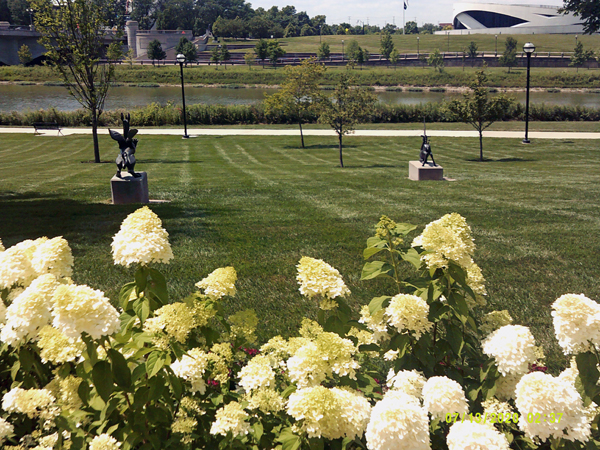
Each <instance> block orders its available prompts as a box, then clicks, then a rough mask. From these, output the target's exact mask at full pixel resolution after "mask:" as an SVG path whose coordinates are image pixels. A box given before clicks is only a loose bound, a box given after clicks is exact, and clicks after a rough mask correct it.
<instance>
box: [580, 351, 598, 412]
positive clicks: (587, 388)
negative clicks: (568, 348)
mask: <svg viewBox="0 0 600 450" xmlns="http://www.w3.org/2000/svg"><path fill="white" fill-rule="evenodd" d="M575 360H576V361H577V369H578V370H579V378H580V379H581V383H582V385H583V390H584V392H585V395H587V396H588V397H589V398H591V399H592V400H594V401H595V397H596V396H597V395H598V394H599V393H600V387H599V386H597V384H596V383H597V382H598V378H600V372H598V367H597V364H598V359H597V358H596V355H594V354H593V353H591V352H585V353H579V354H578V355H577V356H576V357H575Z"/></svg>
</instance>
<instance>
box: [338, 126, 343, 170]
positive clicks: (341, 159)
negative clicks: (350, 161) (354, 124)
mask: <svg viewBox="0 0 600 450" xmlns="http://www.w3.org/2000/svg"><path fill="white" fill-rule="evenodd" d="M338 140H339V141H340V167H342V168H343V167H344V158H343V157H342V133H338Z"/></svg>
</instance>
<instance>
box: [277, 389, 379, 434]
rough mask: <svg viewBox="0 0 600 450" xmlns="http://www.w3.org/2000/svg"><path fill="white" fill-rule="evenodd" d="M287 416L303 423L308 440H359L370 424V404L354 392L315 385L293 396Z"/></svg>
mask: <svg viewBox="0 0 600 450" xmlns="http://www.w3.org/2000/svg"><path fill="white" fill-rule="evenodd" d="M287 413H288V414H289V415H290V416H292V417H293V418H294V419H295V420H296V421H298V422H300V427H301V429H302V430H303V431H304V432H306V433H307V435H308V437H309V438H311V437H323V438H325V439H339V438H342V437H351V438H353V437H355V436H357V437H359V438H360V437H361V436H362V434H363V432H364V430H365V428H366V426H367V423H368V421H369V415H370V413H371V405H370V404H369V402H368V401H367V399H365V398H364V397H362V396H361V395H358V394H355V393H354V392H350V391H347V390H344V389H339V388H332V389H327V388H326V387H323V386H315V387H309V388H305V389H300V390H298V391H296V392H294V393H293V394H292V395H290V398H289V400H288V404H287Z"/></svg>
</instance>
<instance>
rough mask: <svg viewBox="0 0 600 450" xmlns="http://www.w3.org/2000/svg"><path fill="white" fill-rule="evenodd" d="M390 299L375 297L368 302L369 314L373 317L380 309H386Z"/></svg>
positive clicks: (387, 297) (385, 296)
mask: <svg viewBox="0 0 600 450" xmlns="http://www.w3.org/2000/svg"><path fill="white" fill-rule="evenodd" d="M391 298H392V297H390V296H389V295H384V296H383V297H375V298H374V299H373V300H371V301H370V302H369V314H371V315H372V316H374V315H375V314H376V313H377V312H378V311H379V310H380V309H383V308H387V306H388V305H389V304H390V300H391Z"/></svg>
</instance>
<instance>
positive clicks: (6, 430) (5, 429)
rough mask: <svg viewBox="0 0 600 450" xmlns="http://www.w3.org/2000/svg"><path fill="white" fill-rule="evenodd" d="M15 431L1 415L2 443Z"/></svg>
mask: <svg viewBox="0 0 600 450" xmlns="http://www.w3.org/2000/svg"><path fill="white" fill-rule="evenodd" d="M0 244H1V243H0ZM14 431H15V427H14V426H13V425H12V424H11V423H9V422H7V421H6V420H4V419H3V418H1V417H0V445H2V443H3V442H4V441H5V440H6V438H9V437H11V436H12V435H13V433H14Z"/></svg>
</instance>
